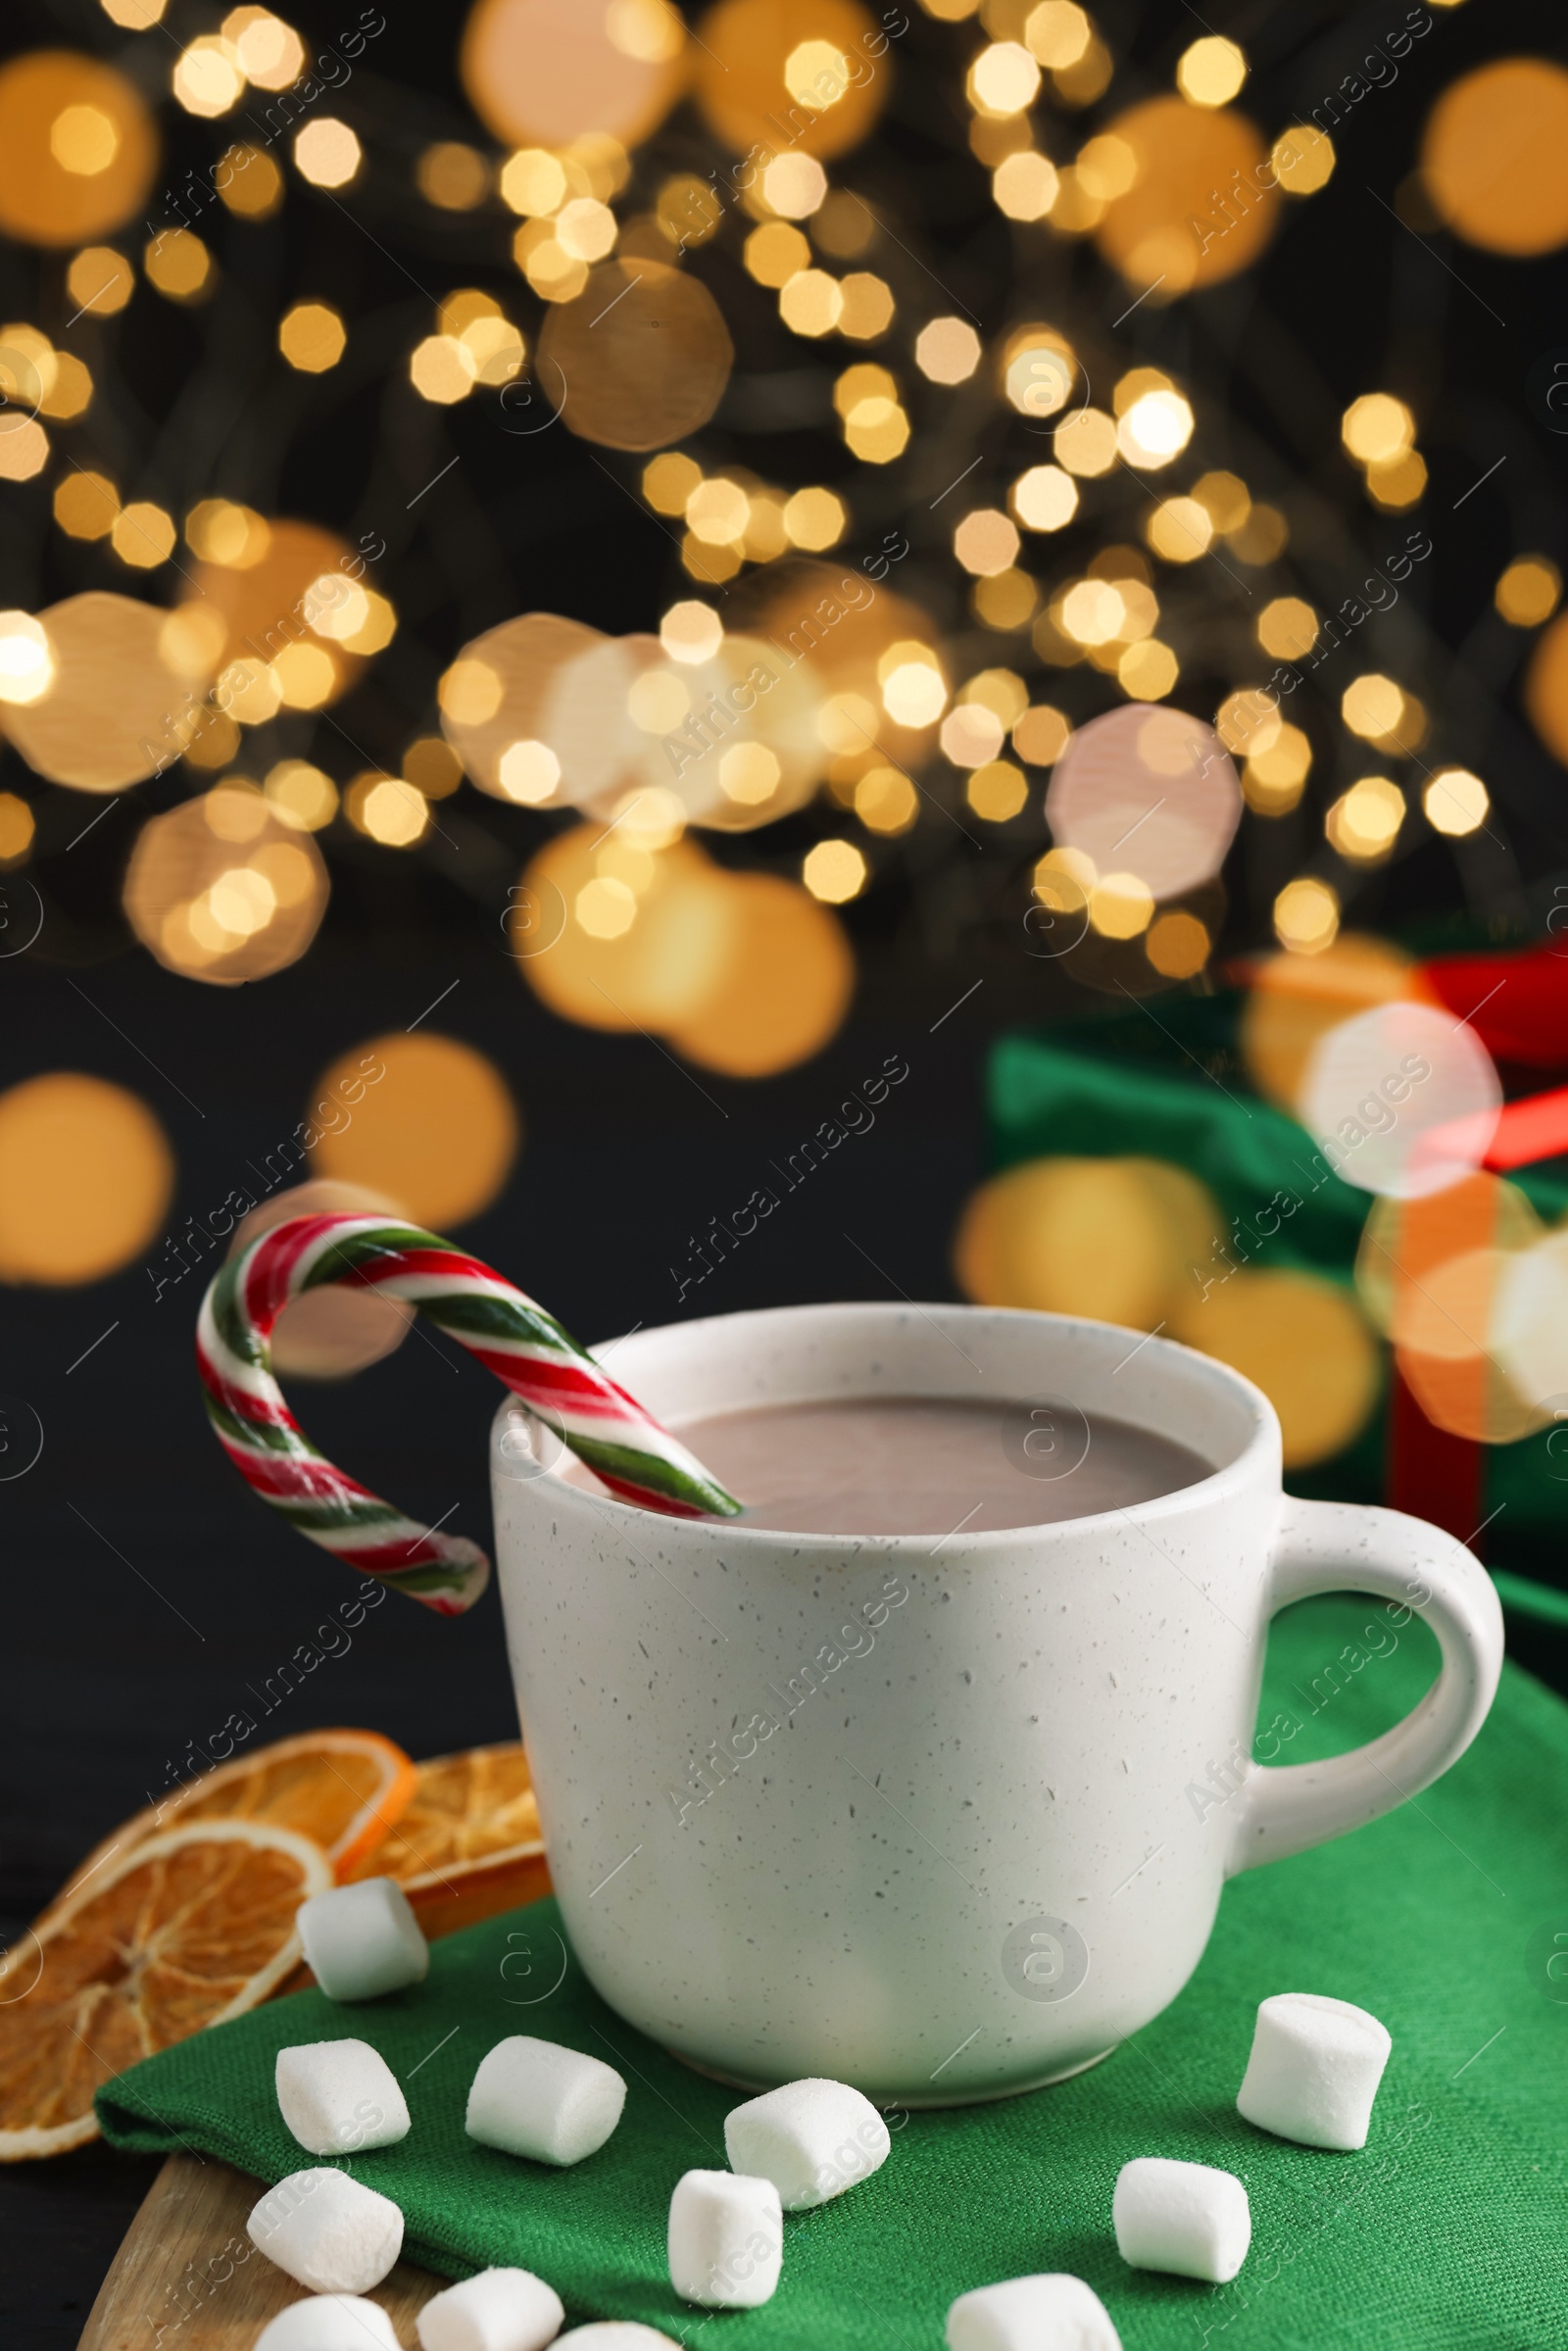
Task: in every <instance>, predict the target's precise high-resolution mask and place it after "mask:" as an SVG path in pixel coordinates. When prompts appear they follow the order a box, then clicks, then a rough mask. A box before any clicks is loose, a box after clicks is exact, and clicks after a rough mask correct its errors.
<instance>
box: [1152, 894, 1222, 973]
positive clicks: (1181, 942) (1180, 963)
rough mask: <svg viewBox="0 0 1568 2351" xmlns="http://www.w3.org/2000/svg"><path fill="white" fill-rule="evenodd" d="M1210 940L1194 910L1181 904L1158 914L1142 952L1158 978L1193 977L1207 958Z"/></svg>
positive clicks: (1210, 944) (1211, 942) (1211, 943)
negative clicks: (1191, 910)
mask: <svg viewBox="0 0 1568 2351" xmlns="http://www.w3.org/2000/svg"><path fill="white" fill-rule="evenodd" d="M1212 946H1213V941H1212V940H1211V939H1210V937H1209V935H1208V931H1207V928H1206V927H1205V925H1204V924H1202V923H1201V922H1200V921H1199V919H1198V917H1197V915H1196V914H1188V913H1186V912H1184V911H1182V910H1181V909H1180V908H1178V909H1177V911H1176V912H1174V913H1171V914H1161V915H1159V916H1158V918H1157V919H1156V920H1155V921H1153V922H1152V923H1151V924H1150V926H1149V932H1148V936H1147V937H1146V939H1145V941H1144V953H1145V955H1148V957H1149V960H1150V962H1151V963H1152V965H1153V967H1154V969H1155V970H1156V971H1157V972H1158V973H1159V975H1160V978H1161V979H1166V980H1191V979H1196V978H1197V976H1198V974H1199V973H1200V972H1201V970H1202V968H1203V965H1204V964H1205V963H1206V962H1207V961H1208V957H1209V951H1210V949H1211V948H1212Z"/></svg>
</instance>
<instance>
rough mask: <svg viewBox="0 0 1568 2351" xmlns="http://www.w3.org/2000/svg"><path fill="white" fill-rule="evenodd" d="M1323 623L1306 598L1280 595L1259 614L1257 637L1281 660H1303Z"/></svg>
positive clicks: (1266, 648) (1314, 642)
mask: <svg viewBox="0 0 1568 2351" xmlns="http://www.w3.org/2000/svg"><path fill="white" fill-rule="evenodd" d="M1319 625H1320V623H1319V621H1318V616H1317V614H1316V612H1313V610H1312V607H1311V606H1310V605H1309V604H1307V603H1306V602H1305V601H1304V599H1303V598H1301V597H1299V596H1276V597H1275V598H1274V599H1273V601H1272V603H1270V604H1266V605H1265V606H1264V607H1263V610H1262V611H1261V612H1259V614H1258V616H1257V641H1258V643H1259V645H1261V646H1262V648H1263V651H1264V652H1265V653H1271V654H1273V655H1274V657H1275V659H1276V660H1277V661H1303V660H1304V659H1305V657H1306V656H1307V655H1308V654H1309V653H1310V652H1311V650H1312V648H1313V646H1314V645H1315V644H1316V643H1317V632H1318V628H1319Z"/></svg>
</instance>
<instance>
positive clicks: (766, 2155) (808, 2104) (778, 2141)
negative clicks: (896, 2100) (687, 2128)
mask: <svg viewBox="0 0 1568 2351" xmlns="http://www.w3.org/2000/svg"><path fill="white" fill-rule="evenodd" d="M892 2146H893V2141H892V2139H891V2138H890V2137H889V2136H888V2127H887V2125H886V2123H884V2122H883V2120H882V2117H881V2116H880V2115H879V2114H878V2113H877V2110H876V2108H875V2107H874V2106H873V2105H872V2103H871V2101H870V2099H869V2098H865V2097H862V2096H861V2094H860V2092H859V2091H858V2089H851V2087H850V2085H849V2083H848V2082H816V2081H810V2080H808V2081H805V2082H785V2083H784V2085H783V2087H782V2088H780V2089H770V2090H766V2091H764V2093H763V2094H762V2096H761V2097H760V2098H752V2099H750V2100H749V2101H748V2103H747V2104H746V2105H745V2106H737V2107H736V2108H735V2109H734V2110H733V2112H732V2113H730V2114H728V2115H726V2116H725V2118H724V2152H725V2153H726V2154H727V2155H728V2157H729V2160H730V2168H731V2170H732V2171H736V2172H744V2173H747V2174H749V2175H751V2176H752V2177H754V2178H756V2179H759V2180H772V2182H773V2185H774V2186H775V2187H776V2188H777V2189H778V2192H779V2198H780V2201H781V2202H782V2204H783V2206H784V2210H785V2211H786V2212H805V2211H806V2210H807V2209H808V2208H809V2206H811V2205H813V2204H826V2203H827V2202H828V2200H829V2198H830V2197H833V2196H841V2195H842V2194H843V2193H844V2190H845V2189H846V2188H847V2187H855V2186H858V2183H859V2181H860V2180H869V2178H870V2177H871V2174H872V2173H873V2172H875V2171H879V2170H880V2169H881V2167H882V2165H883V2164H885V2163H886V2161H887V2159H888V2155H889V2152H890V2151H891V2149H892Z"/></svg>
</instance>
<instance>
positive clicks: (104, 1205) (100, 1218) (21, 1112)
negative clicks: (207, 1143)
mask: <svg viewBox="0 0 1568 2351" xmlns="http://www.w3.org/2000/svg"><path fill="white" fill-rule="evenodd" d="M173 1183H174V1160H173V1153H172V1151H171V1150H170V1148H169V1144H168V1142H167V1140H166V1138H165V1135H164V1131H163V1128H162V1127H161V1126H160V1125H159V1123H158V1121H157V1119H156V1118H155V1117H154V1116H153V1113H152V1112H151V1110H149V1109H148V1107H147V1105H146V1103H145V1102H142V1101H141V1100H140V1098H139V1097H138V1096H137V1095H134V1094H130V1093H127V1092H126V1090H125V1089H124V1088H123V1086H112V1085H109V1084H107V1083H106V1082H105V1080H104V1079H102V1078H97V1077H88V1076H85V1075H83V1074H82V1073H81V1072H80V1071H77V1070H65V1069H62V1070H52V1071H50V1072H49V1073H48V1074H47V1075H46V1076H43V1077H35V1078H27V1079H25V1080H24V1082H23V1083H22V1084H21V1085H20V1086H12V1087H10V1088H9V1089H8V1090H7V1091H6V1092H5V1093H4V1094H0V1281H3V1282H29V1283H31V1282H36V1283H46V1284H50V1285H74V1284H77V1283H82V1282H98V1281H102V1280H103V1278H104V1276H105V1275H106V1274H111V1273H116V1272H118V1271H119V1269H120V1267H121V1266H123V1265H127V1264H129V1263H130V1262H131V1260H132V1259H133V1258H135V1257H137V1256H139V1255H140V1254H141V1253H142V1251H143V1250H144V1249H148V1248H149V1247H150V1246H151V1244H152V1242H153V1241H154V1239H155V1238H156V1236H157V1233H158V1229H159V1227H160V1225H161V1224H162V1223H163V1220H164V1217H165V1214H166V1213H167V1211H168V1207H169V1202H170V1196H171V1194H172V1190H173Z"/></svg>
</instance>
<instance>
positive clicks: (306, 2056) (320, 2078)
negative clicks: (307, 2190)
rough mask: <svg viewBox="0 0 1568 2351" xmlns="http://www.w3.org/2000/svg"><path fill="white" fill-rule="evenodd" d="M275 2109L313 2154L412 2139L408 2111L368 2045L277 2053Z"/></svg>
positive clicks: (334, 2043) (306, 2045) (327, 2044)
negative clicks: (410, 2137) (409, 2137)
mask: <svg viewBox="0 0 1568 2351" xmlns="http://www.w3.org/2000/svg"><path fill="white" fill-rule="evenodd" d="M275 2079H276V2082H277V2106H278V2112H279V2113H280V2114H281V2115H282V2117H283V2120H284V2122H285V2123H286V2124H287V2125H288V2127H289V2130H290V2131H292V2132H293V2134H294V2136H295V2137H296V2138H297V2139H298V2140H299V2142H300V2145H301V2146H302V2147H304V2148H306V2149H307V2150H308V2151H309V2152H310V2153H311V2154H312V2155H353V2154H356V2153H358V2151H359V2150H360V2149H361V2148H362V2147H390V2146H394V2145H395V2144H396V2142H397V2141H398V2140H399V2139H400V2138H407V2137H408V2135H409V2110H408V2106H407V2104H406V2103H405V2101H404V2096H403V2092H402V2091H401V2090H400V2089H399V2087H398V2085H397V2080H396V2077H395V2076H394V2074H393V2072H392V2069H391V2067H390V2066H389V2065H388V2064H387V2062H386V2059H385V2058H384V2057H383V2056H381V2054H380V2052H379V2051H378V2050H375V2049H372V2048H371V2046H370V2044H369V2042H368V2041H366V2040H311V2041H301V2042H299V2043H298V2044H297V2045H296V2046H295V2047H294V2048H292V2049H279V2050H278V2052H277V2067H276V2073H275Z"/></svg>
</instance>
